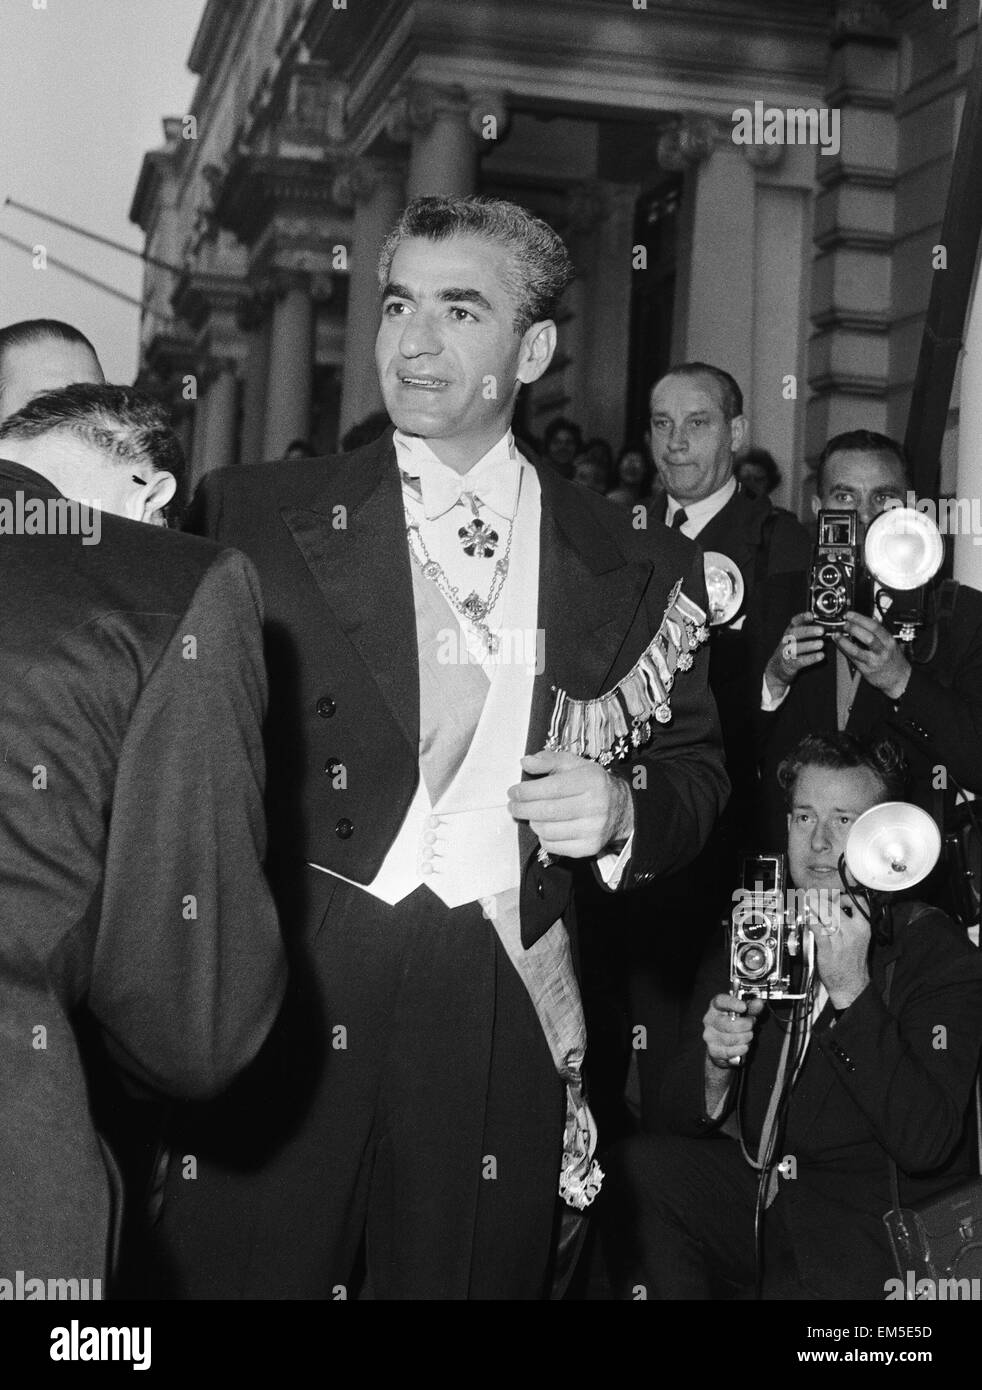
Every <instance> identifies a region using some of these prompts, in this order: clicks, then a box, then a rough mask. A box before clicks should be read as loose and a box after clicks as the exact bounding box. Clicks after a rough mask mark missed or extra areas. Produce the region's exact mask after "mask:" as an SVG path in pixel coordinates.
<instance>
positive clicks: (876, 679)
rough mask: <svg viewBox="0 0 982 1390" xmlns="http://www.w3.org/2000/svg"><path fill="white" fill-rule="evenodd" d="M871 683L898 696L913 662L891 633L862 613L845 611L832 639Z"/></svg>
mask: <svg viewBox="0 0 982 1390" xmlns="http://www.w3.org/2000/svg"><path fill="white" fill-rule="evenodd" d="M832 640H833V641H834V642H835V645H836V646H837V647H838V648H839V650H840V652H844V653H845V654H846V656H847V657H848V658H849V660H850V661H851V662H852V664H853V665H854V666H855V667H856V670H857V671H858V672H859V674H860V675H861V676H862V677H863V680H866V681H869V683H870V685H874V686H876V689H877V690H882V691H883V693H884V695H886V696H887V698H888V699H890V700H899V699H900V697H901V695H902V694H903V693H904V691H905V690H906V689H907V682H908V680H910V662H909V661H908V660H907V658H906V657H905V656H904V654H903V652H902V651H901V650H900V645H899V643H898V642H897V641H896V639H895V638H894V637H893V636H892V634H891V633H889V632H888V631H887V629H886V628H885V627H884V626H883V624H882V623H880V622H877V620H876V619H875V618H867V617H865V616H864V615H863V614H862V613H853V612H852V611H850V612H848V613H847V614H846V625H845V628H844V629H843V631H842V632H840V633H837V634H836V636H835V637H834V638H833V639H832Z"/></svg>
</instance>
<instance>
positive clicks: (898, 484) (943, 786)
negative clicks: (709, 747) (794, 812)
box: [761, 430, 982, 910]
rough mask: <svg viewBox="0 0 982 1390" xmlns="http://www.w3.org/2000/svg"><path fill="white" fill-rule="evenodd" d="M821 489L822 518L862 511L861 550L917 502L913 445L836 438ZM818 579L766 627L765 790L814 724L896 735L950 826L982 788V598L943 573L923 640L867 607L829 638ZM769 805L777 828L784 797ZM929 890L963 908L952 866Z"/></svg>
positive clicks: (821, 465) (920, 801) (919, 784)
mask: <svg viewBox="0 0 982 1390" xmlns="http://www.w3.org/2000/svg"><path fill="white" fill-rule="evenodd" d="M816 485H817V494H818V495H817V496H816V498H815V501H814V508H815V511H816V513H817V512H818V510H819V509H820V508H822V509H829V508H831V509H834V510H836V511H850V512H855V513H856V516H857V519H858V532H859V543H860V545H862V543H863V539H864V537H865V534H866V528H867V527H868V526H869V524H870V522H872V521H873V520H874V518H875V517H877V516H878V515H879V514H880V512H882V511H883V510H884V509H885V508H887V507H891V506H898V505H907V504H908V498H911V497H912V494H911V493H910V492H909V491H908V489H909V485H910V480H909V476H908V469H907V460H906V456H905V454H904V451H903V448H902V446H901V445H900V444H898V443H897V441H896V440H894V439H891V438H889V436H887V435H883V434H877V433H875V432H874V431H871V430H851V431H849V432H848V433H846V434H839V435H836V436H834V437H833V438H832V439H830V440H829V442H828V443H827V444H826V446H825V448H824V449H823V451H822V454H821V456H820V458H819V462H818V471H817V474H816ZM807 580H808V575H807V573H803V574H801V575H800V576H799V580H798V585H797V592H798V594H799V595H800V598H801V602H800V603H798V604H796V605H795V612H794V614H793V616H792V617H791V618H789V619H787V620H786V621H785V622H783V623H782V622H781V621H780V618H779V616H778V614H777V613H773V614H772V616H771V622H770V626H769V629H768V631H767V633H766V636H767V641H766V643H765V648H766V650H767V651H768V654H769V660H768V662H767V666H766V670H765V676H764V685H763V689H762V691H761V698H762V709H763V710H764V712H765V713H764V725H765V734H766V745H765V765H764V771H765V786H767V785H769V783H770V779H771V774H772V773H773V770H774V769H776V768H777V766H778V764H779V763H780V761H781V759H782V758H783V757H785V756H786V755H787V753H788V752H789V751H790V749H791V748H793V747H794V746H795V744H796V743H797V741H798V740H799V739H800V738H802V737H803V736H804V734H805V733H807V732H808V731H810V730H816V729H826V730H832V729H838V730H840V731H841V730H848V731H849V732H850V733H853V734H857V735H858V736H860V737H862V738H882V737H887V736H889V737H890V738H892V739H894V740H896V741H897V742H898V743H899V745H900V747H901V748H902V750H903V753H904V757H905V758H906V760H907V763H908V766H909V768H910V785H909V799H910V800H911V801H913V802H915V803H916V804H917V805H919V806H921V807H922V808H923V809H924V810H926V811H928V812H929V813H930V814H931V815H933V816H934V817H935V819H936V820H937V821H938V824H939V826H940V827H941V828H945V826H946V823H947V825H948V826H949V827H950V826H951V823H952V820H953V818H954V816H955V814H956V813H955V806H954V802H955V793H956V791H957V789H958V788H960V787H964V788H965V789H966V790H968V791H971V792H974V793H976V794H978V793H982V636H980V634H982V595H980V594H979V592H978V590H976V589H973V588H971V587H970V586H969V585H967V584H955V583H953V582H952V581H951V580H944V579H942V578H941V577H940V576H939V577H938V579H937V580H936V581H934V582H933V583H932V585H931V586H930V591H929V596H928V602H927V606H926V618H927V621H926V622H925V625H924V627H923V628H922V630H921V631H920V632H919V633H918V634H917V636H916V638H915V640H914V641H913V642H910V643H906V642H900V641H899V640H898V639H897V638H896V637H895V636H893V635H892V634H891V632H890V631H889V630H888V629H887V627H886V626H884V624H883V623H882V622H880V621H879V620H878V619H877V618H875V617H873V616H871V615H869V614H867V613H861V612H849V613H847V614H846V623H845V627H844V629H843V630H842V631H841V632H838V633H835V634H833V635H831V637H830V638H829V635H828V634H826V632H825V630H824V629H823V628H821V627H818V626H816V625H815V623H814V622H813V620H812V618H811V615H810V614H809V613H808V612H807V611H806V608H807ZM769 811H770V816H769V819H770V821H771V823H774V821H776V819H777V816H778V814H779V807H778V806H777V804H776V799H772V800H771V803H770V807H769ZM942 867H943V866H942ZM924 893H925V896H926V897H927V899H928V901H931V902H937V903H938V904H939V905H940V906H943V907H945V908H946V910H952V909H953V908H955V907H956V906H957V904H956V903H955V902H954V901H953V900H952V899H950V898H949V897H948V895H947V886H946V882H945V875H944V873H943V872H938V873H936V874H935V875H932V878H931V879H930V880H929V881H928V883H927V885H926V886H925V889H924Z"/></svg>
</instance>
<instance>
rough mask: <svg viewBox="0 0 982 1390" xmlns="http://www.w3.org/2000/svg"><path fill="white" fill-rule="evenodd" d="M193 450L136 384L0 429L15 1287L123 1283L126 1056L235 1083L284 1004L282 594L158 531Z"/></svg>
mask: <svg viewBox="0 0 982 1390" xmlns="http://www.w3.org/2000/svg"><path fill="white" fill-rule="evenodd" d="M180 464H181V458H180V447H179V445H178V443H177V440H176V438H175V437H174V435H173V433H172V432H171V430H170V429H169V428H168V427H167V424H166V417H165V416H164V413H163V411H162V410H161V408H160V407H159V406H158V405H157V404H156V403H155V402H153V401H152V400H150V399H149V398H146V397H143V396H141V395H140V393H138V392H134V391H132V390H129V389H127V388H123V387H113V386H104V385H93V384H77V385H72V386H68V387H65V388H64V389H62V390H58V391H51V392H48V393H43V394H40V395H33V396H32V397H31V398H30V399H29V400H28V402H27V403H26V404H24V405H23V406H22V407H21V409H20V410H18V411H16V412H14V413H13V414H12V415H11V416H9V417H8V418H7V419H5V420H4V421H3V422H2V423H0V592H2V594H3V602H2V604H0V865H2V870H0V908H2V911H0V1076H2V1078H3V1079H2V1094H3V1124H2V1126H0V1174H2V1193H3V1198H2V1201H0V1297H21V1298H23V1297H25V1296H26V1297H29V1298H37V1297H41V1298H45V1297H47V1298H57V1297H75V1298H78V1297H89V1298H99V1297H105V1295H106V1292H107V1289H108V1281H109V1278H110V1276H111V1275H112V1273H113V1265H114V1257H115V1254H116V1249H117V1238H118V1233H119V1230H120V1223H121V1215H122V1201H123V1197H124V1193H123V1190H122V1184H121V1180H120V1173H119V1168H118V1165H117V1162H116V1157H115V1156H114V1154H113V1153H112V1152H111V1151H110V1148H109V1146H108V1145H107V1144H106V1143H105V1142H104V1137H103V1134H102V1133H100V1132H99V1130H98V1128H97V1124H96V1122H95V1119H94V1116H93V1113H92V1110H91V1105H92V1101H93V1091H94V1090H95V1089H96V1088H97V1087H98V1088H99V1089H101V1087H102V1084H103V1083H104V1082H105V1081H106V1079H107V1073H108V1070H109V1069H111V1070H112V1073H113V1075H114V1076H118V1077H122V1078H125V1079H126V1082H127V1085H128V1087H129V1088H130V1093H131V1094H135V1095H139V1096H141V1097H146V1098H147V1099H148V1100H150V1099H152V1098H155V1097H156V1098H159V1097H176V1098H181V1099H189V1098H204V1097H210V1096H214V1095H215V1094H217V1092H219V1091H220V1090H221V1089H222V1087H223V1086H225V1085H226V1084H227V1083H228V1082H229V1081H230V1080H231V1079H232V1077H233V1076H234V1075H235V1073H236V1071H238V1070H239V1069H240V1068H241V1067H242V1066H244V1065H245V1064H246V1063H248V1062H250V1061H251V1060H252V1058H253V1056H254V1055H255V1053H256V1052H257V1050H258V1048H259V1046H260V1043H261V1042H262V1040H263V1038H264V1037H265V1035H266V1033H267V1032H268V1031H269V1028H270V1027H271V1025H272V1023H273V1020H274V1018H275V1015H276V1012H277V1009H278V1007H279V1004H280V1001H281V999H282V996H283V989H284V977H285V969H284V959H283V953H282V947H281V944H280V937H279V931H278V926H277V922H276V915H275V909H274V907H273V902H272V898H271V896H270V893H269V890H268V887H267V885H266V883H265V880H264V877H263V872H262V860H263V854H264V848H265V823H264V820H263V808H262V792H263V750H262V737H261V722H262V715H263V709H264V705H265V695H266V680H265V673H264V670H263V664H262V627H261V610H260V600H259V589H258V584H257V582H256V577H255V574H254V571H253V570H252V567H251V566H250V565H249V563H248V561H247V560H245V559H243V557H242V556H241V555H237V554H236V553H235V552H234V551H231V550H227V549H222V548H221V547H219V546H216V545H214V544H213V543H211V542H209V541H204V540H200V539H198V538H196V537H191V536H182V535H179V534H177V533H176V532H173V531H168V530H166V529H164V528H163V527H160V526H156V525H144V524H142V523H144V522H146V521H154V520H157V519H159V517H160V512H161V510H162V508H163V507H165V506H166V504H167V503H168V501H169V500H170V498H171V496H172V494H173V492H174V489H175V485H176V478H177V476H179V473H180ZM86 499H87V500H86ZM126 1195H127V1196H129V1197H130V1198H131V1199H132V1200H134V1201H137V1200H138V1194H136V1193H130V1194H126ZM18 1279H20V1280H21V1281H22V1283H23V1281H26V1280H30V1281H38V1282H36V1283H31V1284H30V1285H29V1286H27V1285H25V1287H26V1288H27V1292H26V1294H25V1293H24V1292H21V1293H19V1294H18V1293H17V1292H16V1290H17V1287H18V1282H17V1281H18ZM49 1281H64V1282H63V1283H59V1282H55V1283H54V1284H52V1283H50V1282H49ZM82 1281H84V1285H83V1282H82ZM83 1287H84V1289H85V1292H82V1291H81V1290H82V1289H83ZM61 1288H63V1289H65V1290H68V1292H62V1293H59V1292H57V1290H58V1289H61ZM11 1289H13V1292H11ZM73 1289H74V1292H71V1290H73ZM52 1290H54V1291H52Z"/></svg>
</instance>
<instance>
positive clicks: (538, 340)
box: [516, 319, 556, 386]
mask: <svg viewBox="0 0 982 1390" xmlns="http://www.w3.org/2000/svg"><path fill="white" fill-rule="evenodd" d="M555 351H556V325H555V324H554V323H553V321H552V319H543V320H542V322H541V323H533V324H532V327H531V328H528V329H526V331H525V333H524V334H523V336H522V345H521V347H520V348H519V350H518V371H517V372H516V376H517V378H518V380H519V381H520V382H522V383H523V384H524V385H526V386H527V385H528V383H529V382H530V381H538V379H539V377H540V376H541V375H542V373H543V372H544V371H545V370H546V368H547V367H548V365H549V363H550V362H551V361H552V355H553V353H554V352H555Z"/></svg>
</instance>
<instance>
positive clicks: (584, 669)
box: [189, 431, 727, 946]
mask: <svg viewBox="0 0 982 1390" xmlns="http://www.w3.org/2000/svg"><path fill="white" fill-rule="evenodd" d="M537 472H538V476H539V482H540V484H541V488H542V522H541V531H540V546H541V548H540V571H539V611H538V626H539V628H540V629H541V630H543V631H544V633H545V652H544V669H543V671H542V672H541V673H540V674H538V675H537V676H536V678H535V684H534V688H533V696H532V710H531V717H530V721H529V730H528V739H527V743H526V748H527V751H528V752H536V751H538V750H539V749H541V748H542V747H543V746H544V744H545V740H546V735H547V732H548V726H549V720H550V716H551V713H552V708H553V703H554V698H555V696H554V691H555V689H556V688H557V687H563V688H564V689H566V690H567V692H568V693H569V694H570V695H571V696H574V697H577V698H592V697H594V696H597V695H600V694H601V693H603V692H604V691H606V690H609V689H610V688H611V686H613V685H614V684H615V683H616V682H617V681H618V680H620V679H621V678H622V677H623V676H624V675H625V674H626V673H627V672H628V671H629V670H630V669H631V667H632V666H633V665H634V663H635V662H636V661H637V659H638V658H639V656H640V655H641V653H642V652H643V651H644V649H645V648H646V647H647V645H648V644H649V642H650V641H651V639H652V637H653V636H654V633H655V632H656V631H657V629H658V627H659V626H660V624H661V621H662V618H663V615H664V611H665V607H666V603H667V599H668V594H669V590H670V589H671V588H672V586H673V584H674V583H675V581H676V580H678V579H680V578H682V579H684V580H685V591H686V593H687V594H688V595H689V596H690V597H691V598H693V599H694V600H695V601H696V602H697V603H700V604H702V605H703V606H704V605H705V586H704V582H703V577H702V566H701V562H700V561H699V559H698V557H697V552H696V550H695V548H694V547H693V546H692V545H691V543H690V542H688V541H686V540H685V539H684V538H683V537H679V536H675V535H672V534H670V533H668V532H666V531H664V530H663V529H661V530H659V531H657V532H652V531H647V532H646V531H645V530H635V529H634V528H633V527H632V525H631V522H630V519H629V518H628V517H627V516H626V515H625V514H624V513H623V512H621V511H620V510H619V509H618V508H616V507H613V506H611V505H610V503H608V502H606V501H605V500H604V499H603V498H601V497H598V496H596V495H594V494H592V493H590V492H588V491H586V490H585V489H581V488H577V487H575V486H573V485H572V484H569V483H566V482H564V481H563V480H562V479H560V478H558V477H557V476H556V475H555V473H554V472H552V470H550V469H549V468H538V469H537ZM189 525H190V527H191V529H194V530H200V531H205V532H207V533H208V534H209V535H212V536H214V537H216V538H217V539H220V540H223V541H225V542H227V543H230V544H233V545H235V546H237V547H238V548H239V549H241V550H243V551H245V553H246V554H247V555H248V556H249V557H250V558H251V559H252V560H253V561H254V562H255V564H256V567H257V568H258V570H259V574H260V579H261V582H262V586H263V594H264V598H265V605H266V613H267V620H266V633H267V662H268V668H269V672H270V706H269V716H268V720H267V755H268V766H269V789H270V795H269V805H270V826H271V835H272V841H273V843H272V850H273V854H274V856H275V857H277V858H281V859H285V860H287V861H288V862H289V863H293V864H295V863H296V862H297V861H298V860H299V861H301V862H303V861H313V862H315V863H318V864H321V865H323V866H324V867H326V868H328V869H331V870H334V871H335V872H337V873H339V874H343V875H344V876H345V877H346V878H350V879H353V880H354V881H355V882H356V883H368V882H370V881H371V879H372V878H373V877H374V876H375V874H376V873H377V871H378V869H379V867H380V866H381V863H382V861H383V859H384V857H385V855H386V853H387V851H388V849H389V847H390V845H391V844H392V842H393V840H394V839H395V836H396V834H397V833H398V830H399V827H400V825H401V823H402V820H403V818H404V816H405V813H406V811H407V809H408V807H409V804H410V801H411V800H412V797H413V794H414V791H415V787H416V782H417V778H418V776H419V674H418V656H417V649H416V623H415V611H414V606H413V592H412V576H411V572H410V565H411V563H412V562H411V559H410V555H409V549H408V544H407V541H406V532H405V517H404V510H403V502H402V491H401V485H400V481H399V475H398V470H397V467H396V463H395V451H394V446H393V444H392V435H391V431H390V432H388V433H387V434H386V435H384V436H383V437H382V438H381V439H379V440H377V441H375V442H374V443H373V444H370V445H368V446H367V447H366V448H364V449H361V450H358V451H356V452H355V453H352V454H342V455H338V456H336V457H333V458H328V459H314V460H303V461H300V462H296V463H276V464H271V465H262V466H259V467H253V468H249V469H238V470H226V471H222V472H218V473H213V474H211V475H209V476H208V477H206V478H205V480H204V481H203V483H202V485H201V487H200V488H199V490H198V493H197V495H196V498H195V501H194V503H193V505H192V510H191V514H190V518H189ZM706 666H707V660H706V653H705V648H702V649H700V650H699V652H698V654H697V655H696V658H695V662H694V664H693V666H692V668H691V670H689V671H686V672H679V674H678V676H677V677H676V681H675V685H674V687H673V690H672V696H671V705H672V719H671V722H670V723H668V724H666V725H658V726H656V727H655V732H654V735H653V738H652V741H651V743H650V745H649V746H648V747H647V748H646V749H644V750H642V751H641V752H640V753H639V754H638V755H637V756H636V757H632V758H629V759H628V760H627V763H626V764H624V765H620V766H619V767H617V769H616V770H617V771H618V772H619V774H620V775H622V776H624V777H625V778H626V779H627V780H628V782H629V785H630V786H631V793H632V797H633V799H634V809H635V827H636V828H635V839H634V847H633V854H632V858H631V862H630V865H629V866H628V870H627V872H626V874H625V876H624V880H623V883H622V886H624V887H629V886H631V885H633V884H637V883H642V882H645V881H648V880H649V879H651V878H653V877H654V876H655V875H658V874H661V873H665V872H667V871H668V870H671V869H674V868H678V867H679V866H681V865H682V864H685V863H686V862H688V861H689V860H690V859H691V858H692V856H693V855H694V854H695V853H696V852H697V851H698V849H699V847H700V846H701V845H702V844H703V843H704V842H705V840H706V837H707V836H708V834H709V831H710V829H711V827H712V825H713V822H714V820H715V818H716V816H717V815H718V814H719V811H720V809H721V806H722V805H723V803H724V801H725V797H726V792H727V780H726V775H725V773H724V771H723V765H722V757H721V752H720V739H719V727H718V722H717V718H716V711H715V709H714V707H713V702H712V699H711V697H710V695H709V693H708V690H707V687H706ZM336 763H341V764H343V765H344V767H345V770H346V783H347V785H346V787H345V790H344V792H343V795H340V794H339V792H338V791H337V790H335V787H334V780H335V779H334V778H332V777H331V776H326V775H325V769H326V768H327V767H329V766H333V765H334V764H336ZM641 767H643V769H644V776H641V775H635V771H634V770H635V768H641ZM519 833H520V848H521V856H522V864H523V877H522V885H521V914H522V938H523V941H524V943H525V945H526V946H529V945H531V944H532V943H533V942H534V941H536V940H537V939H538V938H539V937H540V936H541V935H542V934H543V933H544V932H546V931H547V930H548V929H549V927H550V926H551V925H552V923H553V922H555V921H556V919H557V918H558V917H560V916H562V915H563V913H564V912H565V911H566V910H567V908H568V906H569V902H570V894H571V876H572V875H571V866H570V864H569V863H568V862H564V861H562V860H557V861H555V862H554V863H553V864H552V866H551V867H548V868H543V867H542V865H541V864H540V863H539V862H538V859H537V856H536V850H537V847H538V842H537V840H536V839H535V836H534V834H533V833H532V832H531V831H530V830H529V828H528V826H527V825H525V824H524V823H522V824H520V827H519Z"/></svg>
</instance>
